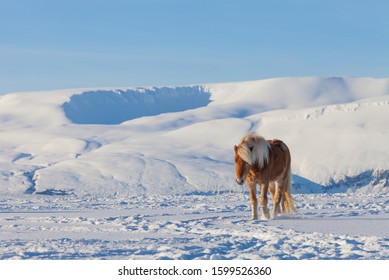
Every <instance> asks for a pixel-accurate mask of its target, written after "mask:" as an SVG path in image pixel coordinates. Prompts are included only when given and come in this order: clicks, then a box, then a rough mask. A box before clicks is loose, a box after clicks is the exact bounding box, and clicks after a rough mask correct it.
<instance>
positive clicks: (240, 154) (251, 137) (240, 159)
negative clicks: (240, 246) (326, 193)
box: [234, 133, 296, 220]
mask: <svg viewBox="0 0 389 280" xmlns="http://www.w3.org/2000/svg"><path fill="white" fill-rule="evenodd" d="M234 150H235V159H234V161H235V171H236V182H237V183H238V184H239V185H243V183H244V181H246V185H247V187H248V189H249V191H250V202H251V209H252V217H251V219H252V220H257V219H258V199H257V184H259V185H260V186H261V197H260V204H261V206H262V217H261V218H262V219H270V214H269V209H268V207H267V203H268V199H267V192H268V190H269V192H270V194H271V197H272V200H273V203H274V209H273V217H276V216H277V215H279V214H281V210H280V207H281V206H280V204H281V205H282V213H283V214H286V215H287V214H290V213H291V212H296V208H295V207H294V202H293V199H292V196H291V194H290V187H291V168H290V164H291V155H290V151H289V148H288V146H286V144H285V143H284V142H282V141H281V140H277V139H274V140H265V138H263V137H262V136H259V135H256V134H254V133H249V134H247V135H245V136H244V137H243V138H242V140H241V142H240V143H239V145H237V146H236V145H235V146H234Z"/></svg>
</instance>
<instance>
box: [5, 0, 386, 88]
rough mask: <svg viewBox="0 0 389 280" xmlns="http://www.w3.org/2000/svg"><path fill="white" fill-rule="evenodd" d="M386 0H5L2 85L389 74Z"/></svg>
mask: <svg viewBox="0 0 389 280" xmlns="http://www.w3.org/2000/svg"><path fill="white" fill-rule="evenodd" d="M388 15H389V1H386V0H381V1H379V0H369V1H361V0H352V1H351V0H344V1H342V0H328V1H312V0H290V1H288V0H285V1H282V0H278V1H277V0H274V1H271V0H266V1H262V0H239V1H238V0H235V1H232V0H110V1H106V0H66V1H63V0H34V1H32V0H0V94H4V93H8V92H16V91H36V90H51V89H67V88H89V87H126V86H129V87H133V86H168V85H189V84H204V83H216V82H238V81H248V80H259V79H267V78H275V77H294V76H321V77H333V76H353V77H376V78H383V77H389V16H388Z"/></svg>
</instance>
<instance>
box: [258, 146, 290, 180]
mask: <svg viewBox="0 0 389 280" xmlns="http://www.w3.org/2000/svg"><path fill="white" fill-rule="evenodd" d="M267 142H268V143H269V144H270V148H269V160H268V162H267V164H266V165H265V166H264V167H263V168H262V169H259V168H257V167H254V170H252V171H253V173H254V174H255V175H254V174H252V175H254V177H256V178H257V179H259V180H261V181H262V180H269V181H273V180H276V179H277V178H279V177H284V176H286V174H287V172H288V171H289V169H290V162H291V156H290V152H289V148H288V146H286V144H285V143H284V142H282V141H281V140H278V139H273V140H267Z"/></svg>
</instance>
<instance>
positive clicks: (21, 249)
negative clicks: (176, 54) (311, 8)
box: [0, 77, 389, 259]
mask: <svg viewBox="0 0 389 280" xmlns="http://www.w3.org/2000/svg"><path fill="white" fill-rule="evenodd" d="M388 128H389V79H370V78H314V77H312V78H281V79H269V80H261V81H252V82H241V83H227V84H208V85H194V86H179V87H160V88H154V87H149V88H121V89H74V90H60V91H50V92H27V93H12V94H8V95H4V96H0V233H1V235H0V243H1V244H0V259H13V258H16V259H18V258H23V259H24V258H33V259H35V258H36V259H80V258H88V259H90V258H98V259H104V258H106V259H127V258H130V259H237V258H239V259H246V258H247V259H261V258H273V259H389V242H388V241H389V235H388V232H389V222H388V219H389V199H388V198H389V192H388V189H389V188H388V186H389V180H388V179H389V160H388V159H389V149H388V148H387V143H389V129H388ZM249 131H255V132H257V133H259V134H261V135H263V136H264V137H265V138H269V139H272V138H279V139H282V140H283V141H284V142H285V143H287V145H288V146H289V148H290V150H291V153H292V173H293V178H292V179H293V190H292V193H293V195H294V197H295V200H296V205H297V208H298V213H297V214H294V215H292V216H289V217H278V218H277V219H273V220H269V221H254V222H253V221H249V218H250V205H249V198H248V194H247V192H246V190H245V189H244V187H241V186H238V185H236V184H235V181H234V180H235V178H234V166H233V145H234V144H237V143H238V142H239V140H240V139H241V137H242V136H243V135H244V134H245V133H247V132H249Z"/></svg>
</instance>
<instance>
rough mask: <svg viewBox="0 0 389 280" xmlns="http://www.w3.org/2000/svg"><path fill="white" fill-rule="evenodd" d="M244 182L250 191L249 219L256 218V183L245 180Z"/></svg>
mask: <svg viewBox="0 0 389 280" xmlns="http://www.w3.org/2000/svg"><path fill="white" fill-rule="evenodd" d="M246 184H247V186H248V188H249V191H250V202H251V212H252V216H251V220H258V199H257V184H256V183H252V182H247V181H246Z"/></svg>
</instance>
